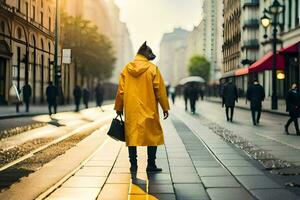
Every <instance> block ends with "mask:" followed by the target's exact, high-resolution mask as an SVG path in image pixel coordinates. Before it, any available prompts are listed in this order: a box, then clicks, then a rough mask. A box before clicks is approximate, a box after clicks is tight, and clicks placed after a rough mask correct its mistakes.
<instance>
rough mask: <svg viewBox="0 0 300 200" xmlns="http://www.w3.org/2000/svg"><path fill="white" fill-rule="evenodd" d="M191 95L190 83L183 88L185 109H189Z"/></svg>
mask: <svg viewBox="0 0 300 200" xmlns="http://www.w3.org/2000/svg"><path fill="white" fill-rule="evenodd" d="M189 95H190V88H189V87H188V85H185V86H184V88H183V98H184V106H185V111H187V110H188V108H187V107H188V106H187V104H188V100H189Z"/></svg>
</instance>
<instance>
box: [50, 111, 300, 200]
mask: <svg viewBox="0 0 300 200" xmlns="http://www.w3.org/2000/svg"><path fill="white" fill-rule="evenodd" d="M163 126H164V130H165V142H166V144H165V145H164V146H160V147H159V149H158V154H157V164H158V165H159V166H161V167H163V169H164V170H163V172H162V173H156V174H151V173H149V174H147V173H145V168H146V148H142V147H141V148H139V149H138V154H139V158H138V162H139V170H138V173H137V174H130V173H129V166H130V164H129V162H128V158H127V157H128V153H127V148H126V147H125V145H124V144H121V143H120V142H116V141H114V140H112V139H110V138H107V139H106V141H105V142H104V143H103V146H101V147H100V149H99V150H98V151H97V152H96V154H94V156H93V157H92V158H91V159H90V160H89V161H87V163H86V164H85V165H84V166H83V167H82V168H81V169H80V170H78V171H77V172H75V173H74V174H73V176H72V177H71V178H69V179H68V180H67V181H66V182H64V183H63V184H61V186H60V187H59V188H58V189H56V190H55V191H54V192H53V193H52V194H51V195H50V196H49V197H48V198H47V199H51V200H54V199H87V200H88V199H98V200H123V199H124V200H125V199H134V200H139V199H143V200H146V199H147V200H152V199H160V200H173V199H174V200H175V199H177V200H198V199H199V200H206V199H207V200H209V199H213V200H240V199H243V200H248V199H261V200H269V199H272V200H277V199H278V200H282V199H286V200H296V199H298V197H297V196H295V195H294V194H293V193H291V192H290V191H289V190H287V189H285V188H284V186H283V185H281V184H279V183H277V182H275V181H274V180H273V179H271V178H270V177H269V175H268V172H266V171H264V170H262V167H261V166H259V165H257V164H256V162H255V161H253V160H252V159H251V158H250V157H248V156H246V154H245V153H244V152H242V151H240V150H238V149H236V148H235V147H234V146H231V145H230V144H228V143H226V142H225V141H223V140H222V139H221V138H220V137H219V136H218V135H216V134H214V133H213V132H212V131H211V130H210V129H208V127H205V126H203V125H201V124H200V123H199V121H197V120H196V119H195V118H193V117H192V116H189V114H185V113H180V112H176V113H175V115H172V116H171V119H169V120H167V121H164V122H163Z"/></svg>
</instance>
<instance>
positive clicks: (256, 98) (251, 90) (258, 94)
mask: <svg viewBox="0 0 300 200" xmlns="http://www.w3.org/2000/svg"><path fill="white" fill-rule="evenodd" d="M247 99H248V100H249V101H250V109H251V114H252V122H253V125H254V126H256V125H257V124H259V120H260V116H261V108H262V102H263V101H264V99H265V90H264V88H263V86H261V85H260V84H259V82H258V80H257V79H255V80H254V81H253V84H252V85H250V86H249V87H248V90H247ZM256 113H257V115H256Z"/></svg>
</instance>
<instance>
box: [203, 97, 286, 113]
mask: <svg viewBox="0 0 300 200" xmlns="http://www.w3.org/2000/svg"><path fill="white" fill-rule="evenodd" d="M206 100H207V101H211V102H215V103H220V105H221V102H222V100H221V98H220V97H206ZM236 107H238V108H242V109H247V110H250V102H249V101H248V102H247V104H246V99H245V98H239V101H238V102H237V103H236ZM262 111H263V112H269V113H273V114H280V115H288V113H287V112H286V104H285V100H282V99H279V100H278V110H272V109H271V99H270V98H266V99H265V101H264V102H263V107H262Z"/></svg>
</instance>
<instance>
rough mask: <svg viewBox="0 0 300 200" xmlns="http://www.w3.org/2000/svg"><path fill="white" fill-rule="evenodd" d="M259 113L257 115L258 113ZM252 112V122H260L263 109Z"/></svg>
mask: <svg viewBox="0 0 300 200" xmlns="http://www.w3.org/2000/svg"><path fill="white" fill-rule="evenodd" d="M256 113H257V115H256ZM251 114H252V122H253V124H254V125H256V124H258V123H259V120H260V116H261V109H256V110H251Z"/></svg>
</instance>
